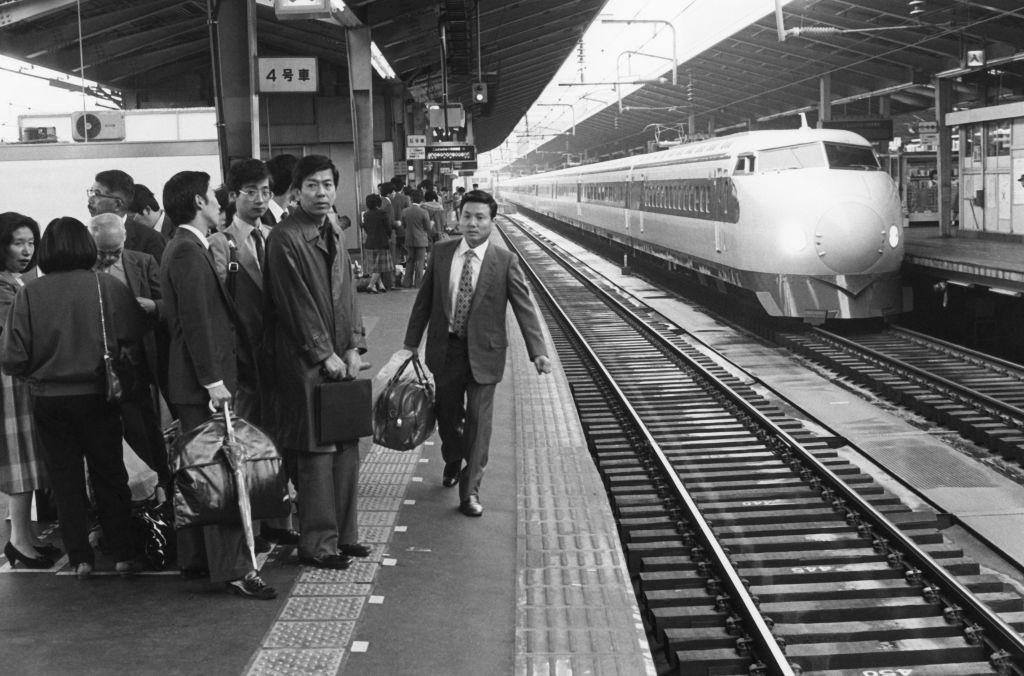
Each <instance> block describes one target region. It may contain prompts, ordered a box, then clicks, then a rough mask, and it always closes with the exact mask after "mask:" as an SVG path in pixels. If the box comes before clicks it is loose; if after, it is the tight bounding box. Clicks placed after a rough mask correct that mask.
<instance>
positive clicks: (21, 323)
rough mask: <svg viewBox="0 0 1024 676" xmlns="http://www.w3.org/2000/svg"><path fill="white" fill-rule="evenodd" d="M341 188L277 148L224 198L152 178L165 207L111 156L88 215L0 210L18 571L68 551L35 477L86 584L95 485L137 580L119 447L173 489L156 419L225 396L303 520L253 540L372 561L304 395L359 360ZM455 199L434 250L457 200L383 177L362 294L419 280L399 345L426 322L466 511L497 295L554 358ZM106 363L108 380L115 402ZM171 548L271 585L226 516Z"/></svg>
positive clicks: (474, 211)
mask: <svg viewBox="0 0 1024 676" xmlns="http://www.w3.org/2000/svg"><path fill="white" fill-rule="evenodd" d="M399 183H401V184H399ZM337 187H338V170H337V168H336V167H335V165H334V164H333V162H332V161H331V160H330V158H328V157H326V156H321V155H309V156H305V157H301V158H296V157H294V156H291V155H281V156H277V157H274V158H272V159H271V160H269V161H267V162H263V161H261V160H257V159H248V160H241V161H236V162H234V163H233V164H232V165H231V167H230V169H229V172H228V175H227V177H226V181H225V183H224V185H223V186H221V187H220V188H219V189H218V187H217V186H215V185H213V184H212V182H211V178H210V176H209V175H208V174H206V173H204V172H199V171H181V172H179V173H177V174H175V175H174V176H172V177H171V178H170V180H168V181H167V183H166V184H165V185H164V186H163V191H162V200H161V202H162V204H163V209H161V208H160V204H159V203H158V202H157V199H156V197H155V195H154V194H153V192H152V191H151V190H149V188H148V187H146V186H144V185H141V184H137V183H135V182H134V181H133V179H132V177H131V176H129V175H128V174H127V173H125V172H123V171H121V170H117V169H112V170H108V171H102V172H100V173H99V174H97V175H96V177H95V182H94V183H93V185H92V186H91V187H90V188H89V189H88V190H87V194H88V210H89V213H90V214H91V216H92V218H91V219H90V220H89V222H88V223H87V224H86V223H82V222H80V221H78V220H77V219H75V218H72V217H62V218H58V219H54V220H53V221H51V222H50V223H48V224H47V226H46V227H45V228H44V229H42V233H40V228H39V226H38V224H37V223H36V222H35V221H34V220H33V219H32V218H30V217H28V216H25V215H22V214H17V213H12V212H8V213H3V214H0V251H2V252H3V256H4V257H3V269H2V270H0V364H2V370H3V375H2V376H0V383H2V389H0V392H2V394H0V406H2V407H3V409H2V412H3V419H4V426H5V430H4V431H5V434H4V444H3V446H2V447H0V491H2V492H4V493H6V494H7V496H8V505H9V513H10V521H11V529H10V539H9V541H8V543H7V544H6V546H5V548H4V553H5V556H6V558H7V559H8V561H9V562H10V563H11V564H12V565H17V566H24V567H28V568H49V567H52V566H53V565H54V564H55V563H56V561H58V560H59V559H60V558H61V557H62V556H63V554H64V552H62V551H61V550H60V549H58V548H56V547H53V546H52V545H48V544H46V543H43V542H41V541H40V540H39V539H38V538H37V536H36V535H35V533H34V532H33V529H32V522H31V517H30V510H31V502H32V495H33V492H34V491H39V490H43V489H48V490H49V491H50V494H51V495H52V498H53V501H54V503H55V505H56V511H57V517H58V519H59V522H60V534H61V539H62V542H63V544H64V549H65V551H66V553H67V557H68V562H69V564H70V565H71V566H72V567H73V568H74V570H75V573H76V575H77V577H78V578H79V579H83V580H85V579H88V578H90V577H91V575H92V573H93V569H94V566H95V565H96V561H95V551H94V548H93V543H92V542H91V541H90V538H89V531H90V523H89V514H90V513H91V511H93V510H91V509H90V497H89V496H90V495H91V503H92V505H93V506H94V511H95V513H96V515H97V517H98V521H99V524H100V526H101V527H102V533H103V548H104V551H105V553H106V554H108V555H109V556H110V557H111V558H112V559H113V561H114V569H115V570H116V571H117V572H118V573H120V574H121V575H122V576H131V575H134V574H136V573H138V572H139V571H140V570H141V569H142V564H141V563H140V560H139V558H138V556H137V554H138V552H137V551H135V543H133V542H132V539H131V537H130V533H129V530H130V529H129V525H128V524H129V518H130V515H131V509H132V502H131V493H130V490H129V477H128V473H127V471H126V469H125V463H124V460H123V446H122V439H123V440H125V441H127V442H128V444H129V446H130V447H131V448H132V450H133V451H134V452H135V453H136V455H138V456H139V458H140V459H141V460H142V461H144V462H145V463H146V464H147V465H148V466H149V467H150V468H151V469H152V470H153V472H155V473H156V476H157V489H156V498H157V500H158V501H163V500H166V499H167V497H168V496H170V495H171V493H172V490H173V487H172V483H171V482H172V476H171V470H170V464H169V459H168V451H167V448H166V444H165V440H164V436H163V430H162V425H161V411H167V410H169V412H170V414H172V415H173V417H174V418H175V419H177V421H178V425H179V428H180V429H181V430H182V431H187V430H191V429H194V428H195V427H196V426H198V425H200V424H203V423H204V422H205V421H206V420H208V419H209V417H210V415H211V411H216V410H219V409H221V408H222V407H224V406H225V405H226V404H229V405H230V406H231V408H232V409H233V411H234V413H235V414H237V415H238V416H241V417H243V418H245V419H246V420H248V421H250V422H252V423H254V424H256V425H258V426H260V427H261V428H262V429H264V430H266V431H267V433H268V435H269V436H270V437H271V439H272V440H273V441H274V443H275V444H276V445H277V447H278V449H279V450H280V452H281V455H282V458H283V461H284V462H283V465H284V470H285V473H286V475H287V476H288V478H289V479H290V481H291V482H292V484H293V489H294V492H295V494H296V496H297V501H296V502H297V510H296V512H297V522H298V523H297V526H298V528H297V530H296V529H295V528H293V525H295V524H294V523H293V521H292V520H291V519H290V518H286V519H280V520H275V521H266V522H263V523H261V524H260V531H259V532H260V535H261V538H259V539H260V540H263V542H260V543H258V544H260V545H262V546H263V547H264V548H269V544H268V542H279V543H284V544H294V545H297V547H298V555H299V561H300V562H301V563H302V564H304V565H310V566H315V567H319V568H328V569H344V568H346V567H348V566H349V565H350V563H351V558H352V557H366V556H368V555H369V554H370V549H369V548H368V547H367V546H366V545H364V544H361V543H360V542H359V541H358V529H357V500H356V496H357V486H358V480H359V449H358V439H352V440H349V441H345V442H343V443H337V444H322V443H320V442H319V441H318V438H317V434H316V432H315V429H316V424H317V421H316V415H315V405H314V401H315V388H316V386H317V385H318V384H320V383H322V382H324V381H325V380H344V379H351V378H354V377H356V376H357V374H358V373H359V371H360V370H361V368H362V367H363V364H362V359H361V356H360V355H361V354H362V353H364V352H365V351H366V339H365V331H364V327H363V321H362V317H361V314H360V311H359V305H358V302H357V298H356V289H357V280H356V277H355V273H354V267H357V266H353V264H352V261H351V259H350V256H349V253H348V246H347V245H346V235H345V232H344V231H345V229H346V228H348V227H350V221H349V220H348V219H347V218H345V217H344V216H339V215H338V214H337V213H336V211H335V210H334V202H335V197H336V191H337ZM459 206H460V207H461V210H460V211H459V213H461V220H460V228H461V229H462V234H463V236H462V237H459V238H458V239H457V240H453V241H450V242H439V239H440V238H441V236H442V235H443V233H445V232H451V229H450V228H449V225H448V224H449V219H448V208H449V207H448V205H447V204H444V203H443V202H442V200H441V198H439V195H438V192H437V191H435V190H434V188H433V185H432V184H430V182H429V181H427V182H424V183H423V184H421V185H420V186H418V187H416V188H407V187H406V186H404V181H398V179H397V177H396V179H395V180H393V181H392V182H389V183H386V184H382V185H381V186H380V189H379V190H378V194H372V195H368V196H367V197H366V211H365V212H363V215H362V218H361V230H362V236H364V237H365V240H364V251H365V254H364V261H363V263H364V265H365V267H366V271H367V272H368V273H369V275H370V282H369V284H368V285H367V290H375V291H383V290H387V289H389V288H393V287H394V285H395V278H394V273H395V269H396V263H397V262H398V261H399V257H401V259H404V261H405V266H404V270H405V272H404V279H403V283H404V286H405V287H406V288H412V287H419V293H418V295H417V298H416V301H415V305H414V309H413V312H412V316H411V317H410V320H409V328H408V332H407V335H406V341H405V342H406V348H407V349H409V350H412V351H413V352H415V351H416V350H417V347H418V344H419V341H420V339H421V338H422V336H423V333H424V331H425V330H426V327H427V325H428V324H429V326H430V330H429V332H428V333H427V347H426V361H427V364H428V366H430V368H432V369H433V370H434V371H435V373H436V374H437V382H438V401H437V411H438V416H439V425H440V433H441V438H442V444H443V448H442V453H443V456H444V459H445V469H444V472H443V477H442V482H443V484H444V485H445V486H453V485H455V484H456V483H459V482H460V481H461V484H460V505H459V508H460V510H462V511H463V513H465V514H467V515H468V516H479V515H480V514H482V511H483V509H482V506H481V505H480V503H479V499H478V493H479V485H480V479H481V476H482V473H483V469H484V467H485V466H486V463H487V447H488V445H489V437H490V416H491V404H490V401H491V397H492V396H493V389H494V385H495V384H496V383H497V382H498V381H499V380H500V379H501V372H502V370H503V368H504V351H505V346H506V345H507V340H506V339H505V336H504V321H503V317H504V312H505V307H506V305H507V304H508V303H511V305H512V307H513V309H514V310H515V312H516V316H517V318H518V319H519V321H520V326H521V328H522V330H523V334H524V336H525V337H526V339H527V344H528V348H529V351H530V356H531V359H533V360H534V363H535V366H536V368H537V371H538V373H547V372H549V371H550V362H549V361H548V358H547V357H546V356H545V351H544V344H543V339H542V337H541V332H540V328H539V319H538V318H537V316H536V313H535V311H534V308H533V306H532V302H531V301H530V300H529V293H528V291H527V290H526V286H525V282H524V281H523V277H522V273H521V272H520V271H519V269H518V266H517V264H516V263H515V260H514V259H513V258H512V257H511V256H510V255H508V253H507V252H506V251H504V250H501V249H498V250H495V247H490V249H488V246H487V240H488V238H489V235H490V231H491V225H492V223H493V218H494V216H495V214H496V212H497V204H496V203H495V202H494V199H493V198H492V197H491V196H490V195H489V194H487V193H484V192H480V191H471V192H470V193H467V194H465V195H463V196H462V203H461V205H459ZM349 246H350V245H349ZM432 247H433V248H434V252H433V255H430V256H429V257H428V251H429V250H430V249H431V248H432ZM467 252H468V253H467ZM473 252H476V257H475V258H474V256H473ZM456 255H457V258H455V259H454V261H453V256H456ZM477 288H479V289H480V290H481V291H480V294H479V295H480V297H481V300H477V298H476V297H475V296H474V295H473V294H474V292H475V290H476V289H477ZM471 299H472V302H471ZM108 366H109V367H110V369H112V370H113V371H114V372H115V373H117V374H118V375H119V380H120V384H121V388H120V390H121V391H120V393H119V396H117V397H114V396H112V394H111V392H110V385H111V380H112V379H111V378H110V377H109V376H108V372H109V370H110V369H108ZM86 465H87V467H88V472H87V473H86V471H85V466H86ZM177 552H178V564H179V566H180V568H181V570H182V574H183V575H184V576H185V577H186V578H190V579H195V578H205V577H208V578H209V579H210V581H211V582H214V583H222V584H223V585H224V586H225V588H226V589H227V590H228V591H229V592H232V593H234V594H237V595H239V596H243V597H246V598H254V599H272V598H274V597H276V591H275V590H274V589H273V588H271V587H270V586H269V585H267V584H266V583H265V582H264V581H263V580H262V578H261V577H260V575H259V571H258V570H255V569H254V567H253V563H252V559H251V557H250V553H249V550H248V547H247V545H246V541H245V536H244V532H243V528H242V527H241V525H240V524H230V523H229V524H222V525H214V526H203V527H196V528H182V529H180V530H178V531H177Z"/></svg>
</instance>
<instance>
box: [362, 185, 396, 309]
mask: <svg viewBox="0 0 1024 676" xmlns="http://www.w3.org/2000/svg"><path fill="white" fill-rule="evenodd" d="M381 200H382V198H381V196H380V195H374V194H369V195H367V196H366V211H364V212H363V213H362V220H363V235H364V237H365V240H364V241H363V253H364V259H363V262H364V263H365V264H366V268H365V270H364V271H365V272H366V273H368V274H369V275H370V284H369V286H367V287H366V290H367V292H369V293H378V292H385V291H387V290H388V289H391V288H394V280H395V263H394V260H393V259H392V258H391V245H392V243H393V241H394V232H395V225H394V221H392V220H391V212H390V211H387V210H385V209H384V207H383V203H382V201H381Z"/></svg>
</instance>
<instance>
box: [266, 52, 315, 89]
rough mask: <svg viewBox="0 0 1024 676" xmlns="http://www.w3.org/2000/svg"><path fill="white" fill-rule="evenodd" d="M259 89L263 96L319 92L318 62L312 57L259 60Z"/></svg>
mask: <svg viewBox="0 0 1024 676" xmlns="http://www.w3.org/2000/svg"><path fill="white" fill-rule="evenodd" d="M257 69H258V74H259V79H258V82H259V88H260V93H262V94H268V93H269V94H275V93H281V92H313V93H315V92H316V90H317V81H318V75H317V62H316V58H310V57H297V56H289V57H274V58H260V59H258V63H257Z"/></svg>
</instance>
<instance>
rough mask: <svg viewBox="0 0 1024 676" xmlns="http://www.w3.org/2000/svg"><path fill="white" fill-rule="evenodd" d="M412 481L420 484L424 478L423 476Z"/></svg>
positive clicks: (415, 477)
mask: <svg viewBox="0 0 1024 676" xmlns="http://www.w3.org/2000/svg"><path fill="white" fill-rule="evenodd" d="M412 480H413V481H415V482H416V483H419V482H421V481H423V477H421V476H414V477H413V478H412Z"/></svg>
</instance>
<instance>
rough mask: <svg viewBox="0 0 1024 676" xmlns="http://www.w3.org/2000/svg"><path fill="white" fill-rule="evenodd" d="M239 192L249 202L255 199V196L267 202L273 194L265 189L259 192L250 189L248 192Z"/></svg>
mask: <svg viewBox="0 0 1024 676" xmlns="http://www.w3.org/2000/svg"><path fill="white" fill-rule="evenodd" d="M240 192H241V194H243V195H245V196H246V197H248V198H249V199H251V200H254V199H256V197H257V196H259V198H260V199H261V200H268V199H270V198H271V197H272V196H273V194H274V193H272V192H270V190H269V189H267V188H263V189H261V190H254V189H252V188H249V189H248V190H242V191H240Z"/></svg>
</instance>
